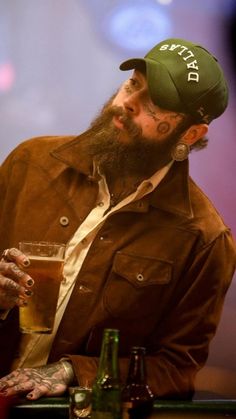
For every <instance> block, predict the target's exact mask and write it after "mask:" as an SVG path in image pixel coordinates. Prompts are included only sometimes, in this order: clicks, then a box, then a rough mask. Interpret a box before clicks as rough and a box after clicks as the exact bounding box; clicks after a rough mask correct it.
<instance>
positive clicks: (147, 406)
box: [122, 346, 154, 419]
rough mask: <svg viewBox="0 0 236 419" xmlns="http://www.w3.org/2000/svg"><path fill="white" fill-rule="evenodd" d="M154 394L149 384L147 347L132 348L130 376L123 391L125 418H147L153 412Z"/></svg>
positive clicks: (123, 416)
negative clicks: (146, 360) (146, 363)
mask: <svg viewBox="0 0 236 419" xmlns="http://www.w3.org/2000/svg"><path fill="white" fill-rule="evenodd" d="M153 399H154V395H153V393H152V391H151V389H150V387H149V386H148V384H147V376H146V365H145V348H143V347H138V346H135V347H133V348H132V349H131V355H130V363H129V371H128V377H127V380H126V384H125V387H124V388H123V391H122V410H123V415H122V418H123V419H146V418H148V417H150V415H151V413H152V407H153Z"/></svg>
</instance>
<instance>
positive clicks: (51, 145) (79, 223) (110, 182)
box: [0, 39, 235, 399]
mask: <svg viewBox="0 0 236 419" xmlns="http://www.w3.org/2000/svg"><path fill="white" fill-rule="evenodd" d="M120 68H121V70H133V73H132V75H131V78H129V79H128V80H127V81H125V82H124V84H123V85H122V86H121V87H120V89H119V90H118V92H117V93H116V94H115V95H114V96H113V97H112V98H111V99H110V101H109V102H108V103H107V104H106V105H105V107H104V109H103V110H102V112H101V115H100V116H98V117H97V119H96V120H95V121H94V122H93V123H92V125H91V127H90V128H89V129H88V131H87V132H85V133H84V134H82V135H81V136H79V137H44V138H36V139H32V140H29V141H26V142H24V143H22V144H21V145H19V146H18V147H17V148H16V150H14V151H13V152H12V153H11V154H10V156H9V157H8V158H7V159H6V161H5V162H4V163H3V165H2V168H1V172H0V191H1V202H2V204H1V208H0V222H1V225H0V234H1V251H3V256H2V259H1V262H0V273H1V276H0V307H1V309H2V314H1V315H2V321H1V348H0V352H1V355H0V359H1V374H2V376H4V375H6V374H8V373H9V372H10V371H12V372H11V373H10V375H7V376H4V377H3V378H2V379H1V380H0V389H1V392H2V394H5V395H13V394H18V393H22V394H25V395H26V396H27V398H29V399H37V398H38V397H40V396H43V395H58V394H62V393H63V392H64V391H65V390H66V388H67V386H68V385H69V384H71V383H77V382H79V384H80V385H84V384H91V383H92V382H93V380H94V378H95V375H96V370H97V364H98V357H99V353H100V345H101V336H102V332H103V329H104V328H107V327H108V328H118V329H119V330H120V353H119V356H120V368H121V378H122V380H124V378H125V376H126V373H127V365H128V358H129V351H130V348H131V347H132V346H134V345H135V346H145V347H146V349H147V370H148V378H149V383H150V386H151V388H152V390H153V391H154V393H155V394H156V395H157V396H159V397H181V398H182V397H189V396H190V395H191V394H192V391H193V389H194V377H195V375H196V373H197V371H198V370H199V369H200V368H201V367H202V366H203V365H204V363H205V362H206V359H207V356H208V348H209V343H210V341H211V339H212V337H213V336H214V334H215V332H216V328H217V325H218V323H219V319H220V314H221V311H222V306H223V301H224V296H225V293H226V291H227V289H228V287H229V285H230V282H231V279H232V276H233V273H234V270H235V247H234V243H233V239H232V236H231V233H230V230H229V228H228V227H227V226H225V224H224V222H223V221H222V219H221V218H220V216H219V214H218V213H217V212H216V210H215V209H214V207H213V205H212V204H211V202H210V201H209V199H208V198H207V197H206V196H205V195H204V194H203V193H202V191H201V190H200V189H199V188H198V186H197V185H196V184H195V183H194V182H193V181H192V179H191V178H190V177H189V174H188V153H189V151H190V150H191V149H194V148H203V147H204V146H206V138H205V135H206V134H207V130H208V125H209V123H210V122H211V121H212V120H213V119H215V118H217V117H218V116H220V115H221V114H222V113H223V112H224V110H225V108H226V106H227V101H228V89H227V85H226V82H225V79H224V76H223V72H222V70H221V68H220V66H219V64H218V62H217V60H216V59H215V58H214V57H213V56H212V55H211V54H210V53H209V52H208V51H206V50H205V49H204V48H202V47H201V46H198V45H194V44H192V43H191V42H188V41H185V40H182V39H167V40H165V41H163V42H161V43H159V44H158V45H156V46H155V47H154V48H153V49H152V50H151V51H150V52H148V54H147V55H146V56H145V58H144V59H131V60H128V61H126V62H124V63H122V64H121V67H120ZM20 240H44V241H57V242H64V243H67V250H66V260H65V266H64V280H63V282H62V284H61V290H60V300H59V307H58V312H57V318H56V324H55V328H54V331H53V333H52V335H48V336H40V335H34V336H33V335H32V336H31V335H24V336H21V335H20V333H19V330H18V306H21V305H24V304H27V299H28V298H30V294H31V293H32V290H33V278H30V277H29V276H28V275H27V274H26V273H24V271H23V268H24V266H26V265H27V264H28V260H27V258H26V257H25V255H22V254H21V253H20V252H19V250H18V249H17V247H18V243H19V241H20Z"/></svg>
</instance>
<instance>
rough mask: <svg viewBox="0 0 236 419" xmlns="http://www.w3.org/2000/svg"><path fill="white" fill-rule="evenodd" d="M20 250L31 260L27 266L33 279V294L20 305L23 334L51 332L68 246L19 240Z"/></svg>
mask: <svg viewBox="0 0 236 419" xmlns="http://www.w3.org/2000/svg"><path fill="white" fill-rule="evenodd" d="M19 249H20V250H21V252H22V253H24V254H25V255H26V256H27V257H28V259H29V260H30V265H29V266H28V267H26V268H24V270H25V272H27V273H28V274H29V275H30V276H31V277H32V278H33V280H34V286H33V288H32V291H33V295H32V296H31V297H30V298H29V299H28V301H27V306H24V307H20V330H21V331H22V332H23V333H51V332H52V330H53V325H54V318H55V314H56V308H57V300H58V295H59V289H60V284H61V280H62V269H63V263H64V254H65V245H64V244H59V243H49V242H20V244H19Z"/></svg>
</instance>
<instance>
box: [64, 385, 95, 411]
mask: <svg viewBox="0 0 236 419" xmlns="http://www.w3.org/2000/svg"><path fill="white" fill-rule="evenodd" d="M91 408H92V389H91V388H87V387H78V386H77V387H69V419H80V418H90V417H91V416H90V415H91Z"/></svg>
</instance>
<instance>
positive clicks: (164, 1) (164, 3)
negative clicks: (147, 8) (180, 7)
mask: <svg viewBox="0 0 236 419" xmlns="http://www.w3.org/2000/svg"><path fill="white" fill-rule="evenodd" d="M172 1H173V0H156V2H157V3H159V4H162V6H167V5H168V4H171V3H172Z"/></svg>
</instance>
